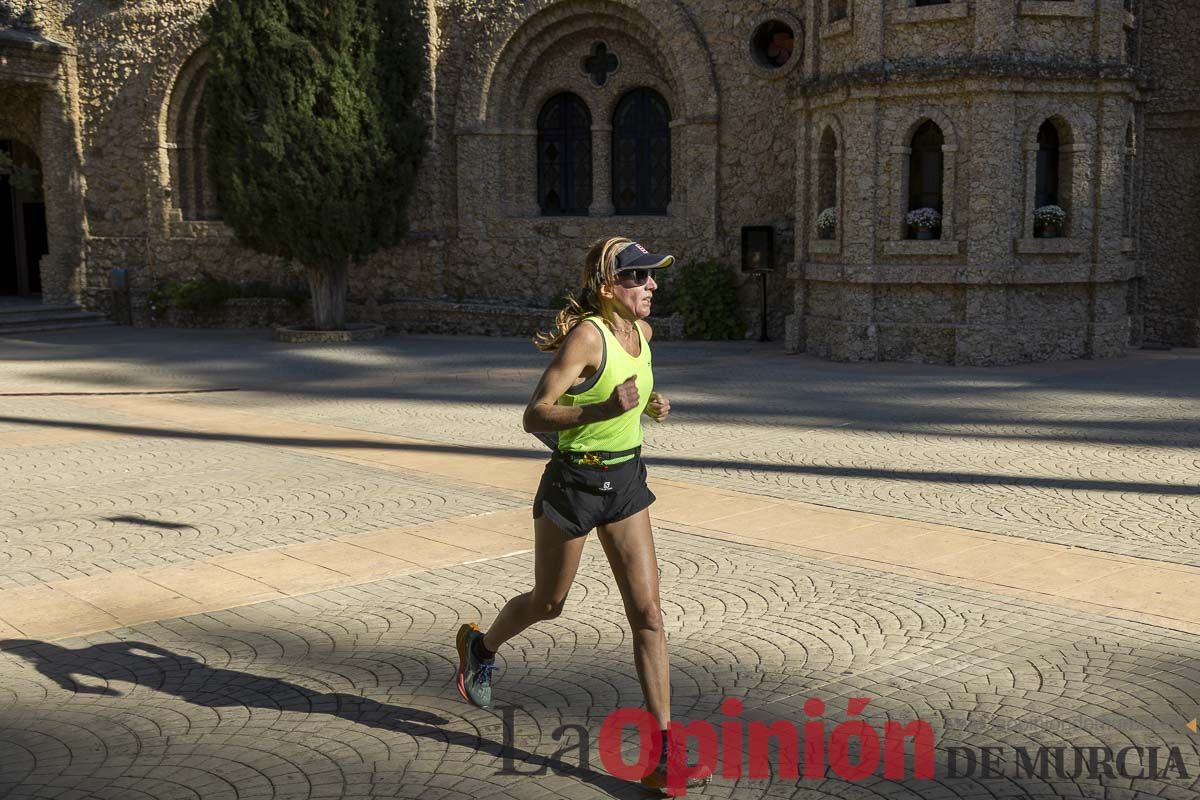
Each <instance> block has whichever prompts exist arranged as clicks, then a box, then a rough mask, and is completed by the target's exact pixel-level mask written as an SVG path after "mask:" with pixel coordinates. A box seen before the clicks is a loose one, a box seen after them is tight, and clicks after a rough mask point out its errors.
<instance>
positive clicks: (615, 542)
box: [598, 509, 671, 730]
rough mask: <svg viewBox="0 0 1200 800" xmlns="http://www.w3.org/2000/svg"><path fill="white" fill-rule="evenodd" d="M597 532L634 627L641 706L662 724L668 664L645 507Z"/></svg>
mask: <svg viewBox="0 0 1200 800" xmlns="http://www.w3.org/2000/svg"><path fill="white" fill-rule="evenodd" d="M598 532H599V535H600V544H602V545H603V546H604V554H605V555H606V556H608V563H609V566H611V567H612V571H613V575H614V576H615V577H616V579H617V587H618V588H619V589H620V590H621V600H622V601H623V602H624V604H625V616H626V618H628V620H629V627H630V629H631V630H632V631H633V660H634V664H635V665H636V666H637V673H638V680H639V681H641V684H642V694H643V695H644V696H645V698H646V709H647V710H648V711H649V712H650V713H651V714H652V715H653V716H654V718H655V719H657V720H658V725H659V728H660V729H661V730H665V729H666V728H667V726H668V725H669V724H670V722H671V669H670V664H669V663H668V659H667V634H666V631H665V630H664V629H663V621H662V610H661V608H660V606H659V597H658V556H657V554H656V553H655V551H654V535H653V533H652V532H651V530H650V511H649V509H645V510H643V511H641V512H639V513H637V514H634V515H633V516H632V517H629V518H628V519H623V520H621V521H620V522H613V523H611V524H609V525H603V526H601V527H600V528H599V529H598Z"/></svg>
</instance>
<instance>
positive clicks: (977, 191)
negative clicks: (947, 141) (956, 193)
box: [958, 85, 1036, 266]
mask: <svg viewBox="0 0 1200 800" xmlns="http://www.w3.org/2000/svg"><path fill="white" fill-rule="evenodd" d="M969 88H970V90H971V91H972V94H971V95H970V97H971V101H970V102H971V105H970V109H971V113H970V114H969V115H968V119H967V120H965V121H964V122H965V123H966V124H969V125H970V130H969V131H963V134H964V137H963V138H965V139H967V140H968V141H970V142H971V158H970V164H969V167H968V169H969V174H968V175H965V176H963V177H964V179H965V182H966V186H967V191H966V193H965V194H966V201H967V209H966V212H967V213H966V217H967V219H966V222H967V224H966V225H963V224H962V223H963V220H959V227H958V230H959V231H963V230H964V229H965V231H966V234H967V237H966V238H967V242H968V245H967V263H968V264H971V265H972V266H986V265H999V264H1005V263H1007V262H1009V261H1011V260H1012V251H1013V244H1012V240H1013V239H1015V238H1018V237H1020V236H1026V233H1025V232H1024V230H1023V226H1024V224H1025V223H1024V218H1026V217H1028V219H1029V220H1030V222H1029V224H1030V225H1032V218H1033V214H1032V211H1030V210H1027V209H1025V208H1024V204H1023V202H1022V201H1021V199H1020V198H1019V197H1018V196H1017V190H1018V188H1019V187H1022V186H1024V180H1023V179H1024V177H1025V176H1024V174H1023V173H1024V172H1025V170H1024V169H1023V167H1024V164H1023V161H1022V159H1019V158H1018V153H1017V146H1018V140H1017V139H1016V138H1015V137H1016V134H1014V131H1015V130H1016V125H1017V123H1016V115H1017V111H1016V99H1015V96H1014V95H1012V94H1010V93H1008V92H1002V91H1000V90H999V89H998V88H996V89H994V90H993V91H992V92H991V93H984V90H985V87H984V86H983V85H972V86H971V87H969ZM1025 155H1026V154H1025V153H1024V152H1023V151H1022V152H1021V153H1020V156H1021V157H1022V158H1023V157H1024V156H1025ZM1034 155H1035V156H1036V151H1035V153H1034ZM1014 169H1015V170H1016V174H1014ZM1017 215H1020V216H1021V217H1022V220H1021V221H1020V222H1019V223H1018V222H1017V221H1016V220H1015V219H1014V217H1016V216H1017ZM1014 223H1017V227H1014ZM1030 233H1032V230H1031V232H1030Z"/></svg>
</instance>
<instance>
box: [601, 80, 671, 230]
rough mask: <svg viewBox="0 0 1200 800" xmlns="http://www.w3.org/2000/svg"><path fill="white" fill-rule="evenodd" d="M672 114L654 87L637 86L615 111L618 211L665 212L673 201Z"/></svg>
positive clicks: (615, 199) (614, 168)
mask: <svg viewBox="0 0 1200 800" xmlns="http://www.w3.org/2000/svg"><path fill="white" fill-rule="evenodd" d="M670 123H671V113H670V110H669V109H668V108H667V101H666V100H664V99H663V97H662V95H660V94H659V93H658V92H656V91H654V90H653V89H647V88H641V89H634V90H633V91H631V92H629V93H628V94H626V95H625V96H624V97H622V98H621V101H620V102H619V103H617V108H616V111H615V112H614V113H613V145H612V190H613V207H614V209H615V210H616V213H618V214H665V213H667V205H668V204H669V203H670V202H671V125H670Z"/></svg>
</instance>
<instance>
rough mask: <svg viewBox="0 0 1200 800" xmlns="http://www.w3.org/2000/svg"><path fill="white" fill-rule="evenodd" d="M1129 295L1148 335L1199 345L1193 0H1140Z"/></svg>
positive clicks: (1196, 19)
mask: <svg viewBox="0 0 1200 800" xmlns="http://www.w3.org/2000/svg"><path fill="white" fill-rule="evenodd" d="M1141 5H1142V6H1143V7H1144V10H1143V12H1142V13H1143V17H1144V19H1143V22H1142V30H1141V31H1140V34H1141V42H1140V46H1139V53H1138V54H1139V59H1140V61H1141V64H1142V67H1143V73H1144V77H1143V83H1144V87H1145V89H1144V91H1145V97H1146V102H1145V103H1144V105H1143V109H1144V114H1143V116H1144V120H1143V124H1142V126H1141V128H1140V130H1139V133H1140V137H1141V138H1140V141H1139V142H1138V148H1137V152H1138V158H1139V160H1140V161H1141V162H1142V164H1143V169H1144V172H1142V173H1141V174H1139V175H1138V178H1139V189H1140V193H1139V203H1138V206H1137V214H1136V220H1135V223H1136V231H1137V237H1136V242H1137V248H1138V253H1137V255H1138V259H1139V261H1140V262H1141V264H1142V270H1143V273H1144V275H1145V277H1144V279H1143V285H1142V286H1141V287H1139V289H1140V292H1139V294H1138V295H1137V300H1138V301H1139V303H1140V305H1141V308H1142V310H1143V312H1144V314H1145V321H1144V325H1145V334H1144V335H1145V338H1146V340H1147V341H1148V342H1155V343H1163V344H1171V345H1176V346H1184V347H1197V346H1200V59H1197V58H1196V42H1197V41H1200V15H1198V14H1197V13H1196V7H1195V4H1194V3H1189V2H1186V0H1163V2H1157V3H1142V4H1141Z"/></svg>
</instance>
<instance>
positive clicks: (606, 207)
mask: <svg viewBox="0 0 1200 800" xmlns="http://www.w3.org/2000/svg"><path fill="white" fill-rule="evenodd" d="M612 130H613V129H612V126H611V125H605V124H602V123H601V124H596V125H593V126H592V204H591V205H590V206H588V215H589V216H592V217H611V216H612V215H613V213H614V212H615V209H614V208H613V201H612ZM672 155H674V154H672Z"/></svg>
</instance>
